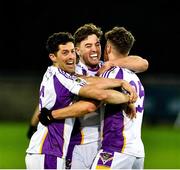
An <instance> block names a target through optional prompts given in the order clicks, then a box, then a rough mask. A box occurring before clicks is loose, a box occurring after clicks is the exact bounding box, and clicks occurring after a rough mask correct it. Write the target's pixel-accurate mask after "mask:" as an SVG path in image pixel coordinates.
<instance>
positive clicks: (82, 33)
mask: <svg viewBox="0 0 180 170" xmlns="http://www.w3.org/2000/svg"><path fill="white" fill-rule="evenodd" d="M92 34H95V35H96V36H97V37H98V38H99V39H101V37H102V35H103V32H102V31H101V28H100V27H97V26H96V25H94V24H93V23H89V24H84V25H83V26H81V27H79V28H78V29H77V30H76V32H75V33H74V40H75V45H77V44H78V43H80V42H81V41H83V40H85V39H86V38H87V37H88V36H89V35H92Z"/></svg>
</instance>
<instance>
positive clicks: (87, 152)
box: [71, 141, 99, 169]
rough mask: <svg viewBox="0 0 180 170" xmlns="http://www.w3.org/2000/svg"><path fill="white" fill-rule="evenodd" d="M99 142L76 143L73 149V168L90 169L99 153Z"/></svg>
mask: <svg viewBox="0 0 180 170" xmlns="http://www.w3.org/2000/svg"><path fill="white" fill-rule="evenodd" d="M98 150H99V142H97V141H96V142H91V143H88V144H81V145H76V146H75V147H74V150H73V156H72V165H71V169H90V168H91V166H92V163H93V161H94V159H95V157H96V155H97V153H98Z"/></svg>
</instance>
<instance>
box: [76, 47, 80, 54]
mask: <svg viewBox="0 0 180 170" xmlns="http://www.w3.org/2000/svg"><path fill="white" fill-rule="evenodd" d="M75 50H76V54H77V55H78V56H80V49H79V47H75Z"/></svg>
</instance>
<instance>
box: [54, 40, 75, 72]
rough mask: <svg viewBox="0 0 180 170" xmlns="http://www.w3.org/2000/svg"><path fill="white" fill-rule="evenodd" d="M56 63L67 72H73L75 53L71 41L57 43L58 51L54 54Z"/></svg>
mask: <svg viewBox="0 0 180 170" xmlns="http://www.w3.org/2000/svg"><path fill="white" fill-rule="evenodd" d="M56 63H57V65H58V67H59V68H61V69H62V70H64V71H66V72H68V73H74V72H75V66H76V53H75V48H74V44H73V43H72V42H68V43H67V44H65V45H59V51H58V52H57V54H56Z"/></svg>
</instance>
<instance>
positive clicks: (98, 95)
mask: <svg viewBox="0 0 180 170" xmlns="http://www.w3.org/2000/svg"><path fill="white" fill-rule="evenodd" d="M86 81H87V82H88V83H89V84H88V85H86V86H84V87H83V88H81V89H80V91H79V95H80V96H83V97H86V98H93V99H97V100H103V101H105V102H108V101H107V99H108V97H110V96H109V92H108V91H103V90H102V89H112V88H116V87H121V88H123V89H124V90H126V91H127V92H128V94H129V97H130V99H129V100H130V102H134V101H136V99H137V94H136V92H135V90H134V88H133V87H132V86H131V85H130V84H129V83H128V82H127V81H125V80H120V79H113V78H111V79H110V78H103V77H88V78H86ZM111 97H112V96H111Z"/></svg>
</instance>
